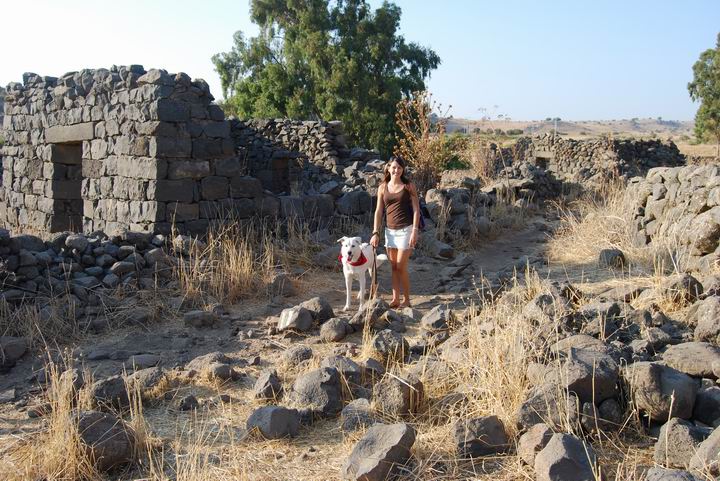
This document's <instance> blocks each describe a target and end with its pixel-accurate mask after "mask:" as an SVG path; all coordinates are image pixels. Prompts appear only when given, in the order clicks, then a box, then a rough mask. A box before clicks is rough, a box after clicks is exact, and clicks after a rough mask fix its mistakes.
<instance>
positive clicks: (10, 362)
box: [0, 336, 28, 372]
mask: <svg viewBox="0 0 720 481" xmlns="http://www.w3.org/2000/svg"><path fill="white" fill-rule="evenodd" d="M27 347H28V346H27V341H26V340H25V339H24V338H22V337H13V336H0V372H2V371H4V370H6V369H9V368H11V367H13V366H14V365H15V363H16V362H17V361H18V359H20V358H21V357H22V356H23V355H24V354H25V351H27Z"/></svg>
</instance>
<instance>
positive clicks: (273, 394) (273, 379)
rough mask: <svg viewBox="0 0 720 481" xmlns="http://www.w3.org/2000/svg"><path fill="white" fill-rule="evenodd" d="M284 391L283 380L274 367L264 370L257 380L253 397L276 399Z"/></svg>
mask: <svg viewBox="0 0 720 481" xmlns="http://www.w3.org/2000/svg"><path fill="white" fill-rule="evenodd" d="M281 393H282V382H281V381H280V378H279V377H278V375H277V372H276V371H275V370H274V369H269V370H267V371H263V372H262V373H261V374H260V376H258V378H257V381H255V386H254V387H253V397H255V398H256V399H263V400H276V399H277V398H279V397H280V394H281Z"/></svg>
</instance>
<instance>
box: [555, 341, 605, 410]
mask: <svg viewBox="0 0 720 481" xmlns="http://www.w3.org/2000/svg"><path fill="white" fill-rule="evenodd" d="M618 375H619V369H618V366H617V364H616V363H615V361H614V360H613V359H612V357H610V356H609V355H607V354H604V353H601V352H597V351H589V350H585V349H573V348H571V349H570V350H569V351H568V353H567V356H566V358H565V359H564V360H563V361H562V362H561V363H560V364H559V366H557V367H555V368H554V369H553V371H552V372H550V373H546V374H545V380H553V381H554V382H556V383H558V384H559V385H562V386H563V387H565V388H567V390H568V391H570V392H572V393H575V395H577V397H578V399H580V402H581V403H584V402H596V403H599V402H602V401H604V400H605V399H608V398H611V397H613V396H615V395H616V394H617V380H618Z"/></svg>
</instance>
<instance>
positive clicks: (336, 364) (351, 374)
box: [320, 356, 363, 385]
mask: <svg viewBox="0 0 720 481" xmlns="http://www.w3.org/2000/svg"><path fill="white" fill-rule="evenodd" d="M320 367H330V368H333V369H336V370H337V372H338V373H339V374H340V376H341V377H342V378H344V380H345V381H344V382H343V384H345V383H349V384H351V385H352V384H360V382H361V381H362V375H363V369H362V368H361V367H360V365H359V364H358V363H356V362H355V361H353V360H352V359H350V358H348V357H345V356H329V357H326V358H324V359H323V360H322V361H321V362H320Z"/></svg>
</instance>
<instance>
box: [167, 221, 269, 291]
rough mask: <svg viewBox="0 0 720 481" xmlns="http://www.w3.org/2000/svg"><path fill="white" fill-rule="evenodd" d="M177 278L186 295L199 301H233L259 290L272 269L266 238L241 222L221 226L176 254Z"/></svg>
mask: <svg viewBox="0 0 720 481" xmlns="http://www.w3.org/2000/svg"><path fill="white" fill-rule="evenodd" d="M179 257H180V261H179V263H178V266H177V272H176V275H177V279H178V281H179V283H180V290H181V292H183V293H184V295H185V297H186V298H187V299H189V300H191V301H194V302H202V301H203V300H207V299H208V297H211V298H212V299H214V300H215V301H216V302H217V301H219V302H223V303H233V302H235V301H237V300H238V299H241V298H242V297H244V296H247V295H249V293H252V292H258V291H259V290H260V288H261V287H262V286H264V285H265V283H266V282H267V280H268V278H269V276H270V273H271V271H272V269H273V268H274V264H275V259H274V252H273V250H272V248H271V246H270V245H269V239H266V238H265V236H262V235H261V234H260V233H259V232H258V231H256V230H255V228H254V227H253V226H252V225H250V226H247V227H246V226H243V225H241V224H240V223H232V224H228V225H223V226H221V227H218V228H216V229H213V230H211V231H210V232H209V233H208V236H207V240H206V241H205V242H201V241H199V240H195V241H194V242H193V244H192V246H191V247H190V249H188V252H187V253H186V254H182V253H181V254H179Z"/></svg>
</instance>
